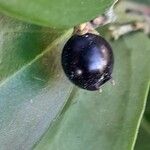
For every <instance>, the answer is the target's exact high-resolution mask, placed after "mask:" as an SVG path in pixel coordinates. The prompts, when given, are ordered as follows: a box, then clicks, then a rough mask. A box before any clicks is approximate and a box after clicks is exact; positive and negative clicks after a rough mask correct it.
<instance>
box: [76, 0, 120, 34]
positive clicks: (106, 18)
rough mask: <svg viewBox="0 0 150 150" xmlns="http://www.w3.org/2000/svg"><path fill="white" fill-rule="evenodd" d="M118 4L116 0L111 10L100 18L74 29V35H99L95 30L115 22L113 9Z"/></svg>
mask: <svg viewBox="0 0 150 150" xmlns="http://www.w3.org/2000/svg"><path fill="white" fill-rule="evenodd" d="M117 2H118V0H116V1H115V2H114V3H113V5H112V6H111V7H110V9H109V10H107V11H106V12H105V13H104V14H102V15H100V16H98V17H97V18H95V19H93V20H91V21H89V22H86V23H83V24H81V25H78V26H76V27H75V28H74V34H79V35H83V34H86V33H95V34H99V33H98V32H97V31H96V30H95V29H96V28H98V27H100V26H103V25H105V24H108V23H110V22H113V21H115V19H116V16H115V14H114V12H113V8H114V6H115V4H116V3H117Z"/></svg>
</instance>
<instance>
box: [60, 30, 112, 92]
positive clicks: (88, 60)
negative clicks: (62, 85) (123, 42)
mask: <svg viewBox="0 0 150 150" xmlns="http://www.w3.org/2000/svg"><path fill="white" fill-rule="evenodd" d="M113 64H114V57H113V52H112V49H111V46H110V45H109V43H108V42H107V41H106V40H105V39H104V38H102V37H101V36H98V35H95V34H91V33H87V34H84V35H73V36H72V37H71V38H70V39H69V40H68V42H67V43H66V44H65V46H64V48H63V52H62V66H63V69H64V72H65V74H66V75H67V77H68V78H69V79H70V81H71V82H73V83H74V84H75V85H77V86H79V87H81V88H83V89H87V90H91V91H94V90H98V89H99V88H100V86H101V85H102V84H104V83H105V82H107V81H108V80H110V79H111V74H112V69H113Z"/></svg>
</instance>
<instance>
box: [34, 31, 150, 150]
mask: <svg viewBox="0 0 150 150" xmlns="http://www.w3.org/2000/svg"><path fill="white" fill-rule="evenodd" d="M137 41H144V42H143V43H141V42H137ZM112 46H113V49H114V53H115V69H114V74H113V77H114V79H115V81H116V86H114V87H113V86H112V85H110V84H106V85H105V86H104V88H103V92H102V94H100V93H99V92H87V91H85V90H79V89H75V90H74V91H73V93H72V95H71V96H70V97H69V99H68V105H66V107H65V108H64V110H63V113H62V115H61V118H60V119H59V120H58V121H56V123H55V124H54V125H53V126H50V128H49V130H48V131H47V132H46V134H45V135H44V136H43V138H42V139H41V140H40V141H39V142H38V143H37V145H36V146H35V150H41V149H42V150H53V149H55V150H66V149H69V150H79V149H80V150H85V149H86V150H93V149H94V150H99V149H102V150H130V149H133V147H134V143H135V140H136V136H137V132H138V128H139V124H140V121H141V118H142V114H143V111H144V108H145V103H146V97H147V93H148V87H149V80H150V70H149V69H148V68H149V63H150V51H149V47H150V42H149V39H148V38H147V36H146V35H144V34H143V33H136V34H131V35H129V36H125V37H123V38H121V39H120V40H118V41H114V42H112Z"/></svg>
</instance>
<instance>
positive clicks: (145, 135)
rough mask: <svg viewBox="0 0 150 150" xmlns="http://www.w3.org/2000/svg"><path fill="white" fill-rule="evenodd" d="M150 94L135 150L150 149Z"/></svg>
mask: <svg viewBox="0 0 150 150" xmlns="http://www.w3.org/2000/svg"><path fill="white" fill-rule="evenodd" d="M149 140H150V92H149V96H148V99H147V105H146V110H145V113H144V116H143V120H142V123H141V127H140V130H139V134H138V138H137V141H136V145H135V150H142V149H143V150H149V149H150V142H149Z"/></svg>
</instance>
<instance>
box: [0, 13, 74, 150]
mask: <svg viewBox="0 0 150 150" xmlns="http://www.w3.org/2000/svg"><path fill="white" fill-rule="evenodd" d="M71 32H72V31H68V32H67V33H66V34H64V33H63V34H64V35H63V36H60V35H61V34H62V32H60V31H57V32H56V31H54V30H51V29H49V28H42V27H39V26H34V25H30V24H25V23H23V22H19V21H16V20H13V19H10V18H8V17H4V16H2V15H1V17H0V80H1V82H0V135H1V136H0V149H3V150H7V149H10V147H11V149H13V150H15V149H31V147H32V146H33V145H34V144H35V143H36V141H37V140H38V139H39V138H40V137H41V135H43V133H44V132H45V131H46V130H47V128H48V127H49V124H50V123H52V122H53V120H54V119H55V118H56V117H57V115H58V114H59V112H60V111H61V110H62V108H63V106H64V104H65V103H66V97H68V96H69V95H70V91H71V90H72V85H71V84H70V83H69V82H68V80H66V78H65V77H64V75H63V72H62V69H61V66H60V54H61V48H62V46H63V44H64V40H66V38H67V37H68V36H69V35H70V34H71ZM8 143H9V144H8Z"/></svg>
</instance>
